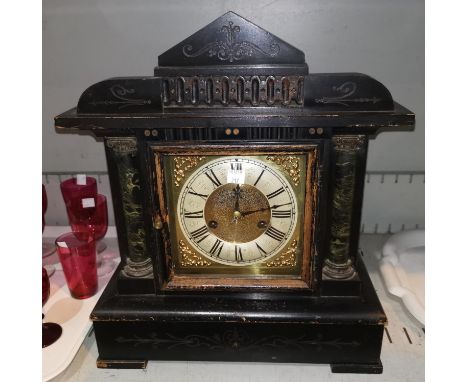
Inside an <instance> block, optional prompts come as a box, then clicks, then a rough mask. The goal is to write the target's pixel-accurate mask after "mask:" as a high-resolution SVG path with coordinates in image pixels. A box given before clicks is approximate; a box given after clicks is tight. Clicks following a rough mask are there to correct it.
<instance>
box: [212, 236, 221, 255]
mask: <svg viewBox="0 0 468 382" xmlns="http://www.w3.org/2000/svg"><path fill="white" fill-rule="evenodd" d="M223 246H224V243H223V242H222V241H221V240H219V239H216V241H215V243H214V244H213V246H212V247H211V249H210V253H211V254H212V255H214V254H216V257H219V255H220V254H221V251H222V250H223Z"/></svg>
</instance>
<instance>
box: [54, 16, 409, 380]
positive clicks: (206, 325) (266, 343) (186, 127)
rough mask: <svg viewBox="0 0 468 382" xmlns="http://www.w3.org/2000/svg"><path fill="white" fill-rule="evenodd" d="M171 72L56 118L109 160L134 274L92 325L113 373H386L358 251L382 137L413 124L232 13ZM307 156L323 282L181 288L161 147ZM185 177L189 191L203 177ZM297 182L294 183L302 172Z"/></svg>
mask: <svg viewBox="0 0 468 382" xmlns="http://www.w3.org/2000/svg"><path fill="white" fill-rule="evenodd" d="M158 64H159V65H158V67H156V68H155V72H154V76H151V77H123V78H111V79H108V80H105V81H102V82H99V83H97V84H94V85H92V86H90V87H89V88H88V89H87V90H86V91H85V92H84V93H83V94H82V96H81V98H80V100H79V102H78V105H77V107H76V108H73V109H71V110H69V111H67V112H65V113H63V114H61V115H59V116H57V117H56V127H57V130H58V131H59V132H81V131H88V132H91V133H92V134H94V135H95V136H97V137H99V138H102V139H103V140H104V145H105V150H106V157H107V163H108V169H109V175H110V182H111V189H112V199H113V205H114V211H115V220H116V225H117V232H118V239H119V249H120V253H121V257H122V262H121V265H120V266H119V268H118V269H117V271H116V272H115V274H114V275H113V278H112V280H111V281H110V283H109V285H108V286H107V288H106V290H105V291H104V293H103V295H102V297H101V298H100V300H99V302H98V303H97V305H96V307H95V309H94V311H93V312H92V314H91V319H92V320H93V325H94V329H95V335H96V341H97V345H98V350H99V360H98V363H97V364H98V367H114V368H131V367H144V366H145V365H146V362H147V360H149V359H154V360H157V359H165V360H199V361H200V360H209V361H260V362H310V363H329V364H330V365H331V367H332V370H333V371H334V372H362V373H380V372H382V365H381V363H380V350H381V344H382V335H383V329H384V325H385V324H386V317H385V313H384V312H383V309H382V307H381V305H380V303H379V301H378V298H377V295H376V293H375V291H374V288H373V286H372V283H371V281H370V279H369V277H368V274H367V271H366V268H365V266H364V263H363V261H362V258H361V256H360V255H359V253H358V242H359V229H360V216H361V207H362V196H363V187H364V177H365V168H366V158H367V144H368V139H369V138H370V137H373V136H375V135H376V134H377V132H378V131H380V130H381V129H386V130H404V129H409V128H411V126H412V125H414V115H413V113H411V112H410V111H409V110H407V109H406V108H404V107H403V106H401V105H399V104H398V103H396V102H394V101H393V99H392V97H391V94H390V92H389V91H388V90H387V89H386V88H385V87H384V86H383V85H382V84H381V83H379V82H378V81H376V80H374V79H372V78H370V77H369V76H366V75H363V74H359V73H329V74H309V73H308V66H307V64H306V63H305V59H304V54H303V53H302V52H301V51H300V50H298V49H296V48H294V47H293V46H291V45H289V44H287V43H286V42H284V41H282V40H281V39H279V38H277V37H276V36H273V35H272V34H270V33H269V32H267V31H265V30H263V29H261V28H260V27H258V26H256V25H255V24H253V23H251V22H249V21H247V20H245V19H244V18H242V17H240V16H238V15H236V14H235V13H232V12H228V13H226V14H224V15H223V16H221V17H219V18H218V19H217V20H215V21H213V22H212V23H210V24H209V25H207V26H206V27H204V28H203V29H201V30H200V31H198V32H196V33H195V34H194V35H192V36H190V37H188V38H187V39H186V40H184V41H182V42H181V43H179V44H177V45H175V46H174V47H173V48H171V49H169V50H168V51H166V52H165V53H163V54H162V55H160V56H159V62H158ZM301 146H303V147H314V150H315V152H316V154H317V155H316V158H315V159H316V161H315V162H314V163H315V165H316V166H315V167H314V168H313V171H312V170H311V172H310V174H313V176H312V175H311V176H310V177H309V178H308V179H309V180H308V186H310V188H311V189H313V190H315V191H314V192H315V194H314V195H316V203H315V204H314V208H313V211H312V210H311V211H312V212H310V215H311V219H310V221H309V220H307V219H306V220H305V223H304V224H303V229H304V232H313V235H312V234H311V235H309V236H304V237H306V238H308V239H307V240H308V242H307V246H305V247H304V248H308V249H307V251H308V252H307V253H310V258H311V261H310V262H308V263H305V264H306V265H305V268H304V269H305V273H303V274H306V275H308V277H309V278H308V279H307V280H306V281H307V282H305V283H303V284H301V285H302V286H301V287H298V284H288V285H287V287H285V286H284V285H282V284H281V283H275V282H271V283H263V284H262V283H257V284H258V285H257V284H256V283H255V282H250V283H249V281H247V282H242V283H238V282H232V281H229V280H227V281H226V280H224V281H223V282H220V283H217V284H215V285H210V284H209V283H207V282H205V281H203V282H198V283H196V282H195V281H190V280H189V281H188V282H186V283H185V284H183V285H182V286H180V287H177V286H176V287H171V280H173V277H174V268H173V265H172V262H171V261H170V260H171V253H172V252H171V248H172V249H173V248H174V246H175V245H178V244H177V243H174V242H171V235H170V233H171V232H170V229H171V228H170V227H171V226H170V224H169V220H170V219H171V218H173V217H172V216H169V215H168V214H167V213H166V214H165V213H163V212H162V211H164V209H165V207H166V206H165V205H164V204H165V202H164V199H161V198H160V196H161V193H162V192H164V191H163V188H162V187H161V185H160V183H161V182H160V183H158V179H157V166H156V164H155V163H156V162H155V152H157V150H158V148H164V147H166V148H171V147H174V148H177V149H180V150H182V149H184V148H185V149H187V148H191V149H192V150H193V152H194V155H195V154H196V155H201V154H203V153H205V154H206V148H207V147H211V148H212V149H214V150H218V149H219V150H220V151H223V150H229V149H230V148H231V149H232V148H233V147H237V148H241V149H242V150H245V152H246V153H249V152H254V149H255V148H256V149H258V148H259V147H261V148H263V149H264V150H267V151H268V150H269V152H273V153H274V152H275V150H276V151H278V152H282V153H283V154H285V155H284V156H285V157H289V156H290V152H289V151H288V148H289V149H290V148H291V147H301ZM187 150H188V149H187ZM169 151H170V150H169ZM288 166H289V167H288ZM176 170H177V171H181V174H182V175H183V176H182V175H180V173H178V174H179V176H182V178H181V179H183V178H184V177H185V178H186V177H188V175H189V173H190V169H187V167H183V166H182V167H180V168H177V169H176ZM283 170H284V173H285V176H286V177H287V176H289V175H291V174H292V173H291V172H290V171H291V167H290V163H289V164H287V165H284V166H283ZM288 171H289V172H288ZM288 174H289V175H288ZM167 181H171V179H169V180H167V179H166V180H164V182H167ZM164 182H162V183H164ZM163 186H164V185H163ZM314 200H315V199H314ZM308 211H309V210H308V209H307V208H306V209H305V210H304V212H305V214H307V213H309V212H308ZM301 229H302V227H301ZM184 253H185V255H186V256H188V257H187V262H188V263H190V264H192V265H193V266H204V265H206V264H207V261H206V259H205V258H203V256H202V255H200V254H199V253H195V252H194V251H185V252H184ZM288 253H289V255H291V256H292V257H291V258H289V259H288V261H284V262H281V261H272V264H273V266H274V267H281V266H286V267H287V266H288V264H289V265H290V264H291V261H294V259H295V257H294V256H295V255H294V253H295V252H294V250H292V251H291V250H290V251H289V252H288ZM296 255H297V253H296ZM282 259H284V257H283V258H282ZM273 260H275V259H273ZM285 272H286V271H285ZM265 277H266V278H267V279H268V275H267V276H265ZM219 278H220V279H221V278H222V275H219ZM235 278H236V276H234V279H235ZM231 279H232V277H231Z"/></svg>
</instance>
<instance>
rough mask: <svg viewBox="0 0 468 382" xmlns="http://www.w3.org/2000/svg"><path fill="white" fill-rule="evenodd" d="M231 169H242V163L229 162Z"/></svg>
mask: <svg viewBox="0 0 468 382" xmlns="http://www.w3.org/2000/svg"><path fill="white" fill-rule="evenodd" d="M231 170H232V171H242V163H231Z"/></svg>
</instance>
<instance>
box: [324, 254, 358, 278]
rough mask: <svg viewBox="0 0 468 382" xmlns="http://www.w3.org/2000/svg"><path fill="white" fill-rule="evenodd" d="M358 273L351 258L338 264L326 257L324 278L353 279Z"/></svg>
mask: <svg viewBox="0 0 468 382" xmlns="http://www.w3.org/2000/svg"><path fill="white" fill-rule="evenodd" d="M356 275H357V274H356V270H355V269H354V266H353V263H352V262H351V260H350V259H348V260H347V261H346V263H343V264H337V263H334V262H333V261H331V260H329V259H325V264H324V266H323V268H322V279H323V280H326V279H331V280H352V279H353V278H355V277H356Z"/></svg>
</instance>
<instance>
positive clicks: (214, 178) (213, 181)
mask: <svg viewBox="0 0 468 382" xmlns="http://www.w3.org/2000/svg"><path fill="white" fill-rule="evenodd" d="M209 173H211V175H210V174H209ZM209 173H208V172H205V175H206V176H207V177H208V179H209V180H211V182H212V183H213V184H214V185H215V186H216V187H219V186H221V182H220V181H219V179H218V178H217V177H216V174H215V173H214V172H213V170H210V171H209Z"/></svg>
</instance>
